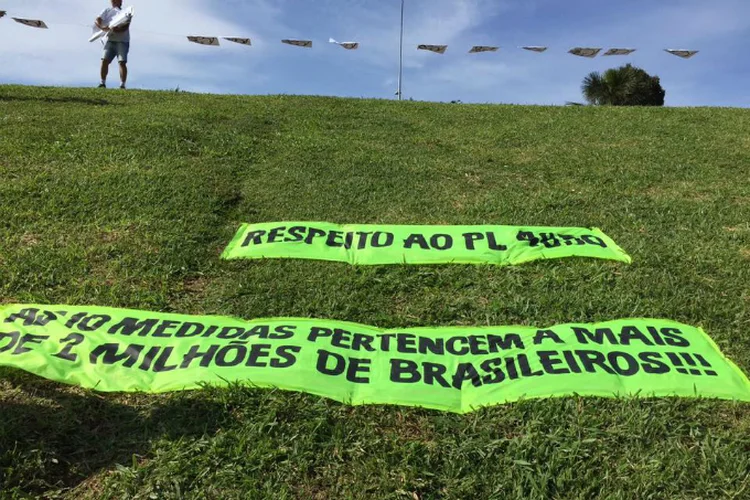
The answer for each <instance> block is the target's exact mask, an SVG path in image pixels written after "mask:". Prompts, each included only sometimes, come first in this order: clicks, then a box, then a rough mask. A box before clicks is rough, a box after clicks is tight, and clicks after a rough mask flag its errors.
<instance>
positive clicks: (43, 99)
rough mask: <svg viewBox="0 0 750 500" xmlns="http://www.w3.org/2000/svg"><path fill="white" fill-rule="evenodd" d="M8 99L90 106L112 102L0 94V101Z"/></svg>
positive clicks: (82, 98)
mask: <svg viewBox="0 0 750 500" xmlns="http://www.w3.org/2000/svg"><path fill="white" fill-rule="evenodd" d="M10 101H27V102H47V103H66V104H88V105H90V106H111V105H112V103H111V102H109V101H108V100H106V99H86V98H84V97H43V96H39V97H28V96H7V95H2V94H0V102H10Z"/></svg>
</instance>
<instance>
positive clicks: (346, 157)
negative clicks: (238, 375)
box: [0, 86, 750, 499]
mask: <svg viewBox="0 0 750 500" xmlns="http://www.w3.org/2000/svg"><path fill="white" fill-rule="evenodd" d="M284 220H313V221H315V220H318V221H331V222H341V223H355V222H356V223H387V224H510V225H516V224H523V225H550V226H596V227H600V228H601V229H602V230H603V231H604V232H605V233H607V234H608V235H609V236H611V237H612V238H614V239H615V241H616V242H617V243H618V244H619V245H620V246H622V247H623V248H624V249H625V250H626V251H627V252H628V253H629V254H630V255H631V256H632V257H633V264H632V265H625V264H620V263H614V262H608V261H598V260H592V259H570V260H564V261H546V262H536V263H532V264H527V265H523V266H519V267H513V268H499V267H493V266H384V267H373V268H355V267H350V266H348V265H346V264H336V263H326V262H315V261H294V260H289V261H282V260H276V261H231V262H227V261H222V260H220V259H219V255H220V253H221V251H222V250H223V248H224V247H225V245H226V244H227V242H228V241H229V240H230V239H231V237H232V236H233V234H234V233H235V231H236V230H237V228H238V227H239V224H240V223H241V222H271V221H284ZM0 302H2V303H41V304H82V305H103V306H113V307H129V308H137V309H145V310H158V311H170V312H179V313H186V314H222V315H231V316H239V317H243V318H257V317H275V316H300V317H316V318H330V319H340V320H347V321H353V322H359V323H365V324H371V325H377V326H380V327H409V326H449V325H511V324H524V325H536V326H548V325H553V324H558V323H565V322H572V321H575V322H596V321H605V320H610V319H619V318H629V317H657V318H668V319H673V320H677V321H680V322H683V323H688V324H692V325H695V326H702V327H703V328H704V329H706V331H707V332H708V333H709V335H711V336H712V337H713V339H714V340H716V342H717V343H718V344H719V346H720V347H721V349H722V350H723V352H724V353H725V354H726V355H727V356H728V357H730V358H731V359H732V360H734V361H735V362H736V363H737V364H738V365H739V366H740V368H741V369H743V370H744V371H745V372H746V373H747V372H750V111H748V110H738V109H708V108H705V109H667V108H664V109H633V108H628V109H624V108H590V107H569V108H561V107H522V106H478V105H447V104H446V105H442V104H426V103H416V102H402V103H396V102H387V101H373V100H351V99H332V98H316V97H287V96H272V97H232V96H221V97H219V96H208V95H193V94H185V93H173V92H169V93H167V92H138V91H127V92H120V91H116V90H107V91H104V90H103V91H99V90H80V89H48V88H31V87H16V86H0ZM3 494H4V495H6V496H8V497H11V498H12V497H14V496H18V497H23V496H24V495H47V496H56V495H58V496H63V497H65V496H67V497H70V498H81V497H92V498H100V497H103V496H106V497H110V496H111V497H120V498H182V497H186V496H196V497H208V498H222V499H223V498H315V499H318V498H320V499H323V498H326V499H328V498H404V499H422V498H456V499H469V498H539V499H548V498H591V497H595V496H601V497H606V498H707V499H714V498H737V499H740V498H749V497H750V405H747V404H744V405H743V404H737V403H731V402H713V401H699V400H678V399H669V398H667V399H650V400H649V399H641V400H638V399H622V400H606V399H596V398H563V399H554V400H539V401H527V402H520V403H516V404H508V405H503V406H497V407H493V408H487V409H483V410H480V411H477V412H476V413H473V414H470V415H466V416H459V415H453V414H446V413H440V412H435V411H427V410H421V409H410V408H396V407H376V406H369V407H354V408H353V407H348V406H343V405H341V404H338V403H334V402H331V401H327V400H323V399H320V398H316V397H312V396H306V395H300V394H295V393H287V392H282V391H268V390H253V389H249V388H242V387H232V388H229V389H207V390H205V391H197V392H189V393H178V394H169V395H160V396H147V395H102V394H97V393H91V392H86V391H83V390H79V389H76V388H73V387H68V386H64V385H60V384H55V383H51V382H47V381H44V380H41V379H39V378H36V377H34V376H31V375H28V374H25V373H21V372H19V371H15V370H10V369H0V496H3Z"/></svg>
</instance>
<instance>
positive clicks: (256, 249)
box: [222, 222, 631, 266]
mask: <svg viewBox="0 0 750 500" xmlns="http://www.w3.org/2000/svg"><path fill="white" fill-rule="evenodd" d="M565 257H590V258H596V259H607V260H614V261H620V262H626V263H630V262H631V258H630V257H629V256H628V255H627V254H626V253H625V251H624V250H622V249H621V248H620V247H619V246H617V244H616V243H615V242H614V241H612V239H611V238H609V237H608V236H607V235H605V234H604V233H603V232H602V231H601V230H599V229H597V228H591V229H589V228H580V227H533V226H529V227H524V226H393V225H377V224H347V225H339V224H332V223H329V222H270V223H262V224H243V225H242V227H240V229H239V230H238V231H237V234H236V235H235V237H234V238H233V239H232V241H231V242H230V243H229V245H228V246H227V248H226V249H225V250H224V253H223V254H222V258H224V259H316V260H327V261H337V262H348V263H349V264H352V265H367V266H370V265H382V264H496V265H518V264H523V263H525V262H530V261H533V260H540V259H560V258H565Z"/></svg>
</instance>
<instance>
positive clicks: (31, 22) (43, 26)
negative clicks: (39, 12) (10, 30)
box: [11, 17, 48, 30]
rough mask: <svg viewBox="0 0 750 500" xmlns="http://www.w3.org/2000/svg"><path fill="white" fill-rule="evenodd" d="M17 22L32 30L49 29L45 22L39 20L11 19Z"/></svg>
mask: <svg viewBox="0 0 750 500" xmlns="http://www.w3.org/2000/svg"><path fill="white" fill-rule="evenodd" d="M11 19H13V20H14V21H15V22H17V23H20V24H23V25H24V26H30V27H32V28H41V29H45V30H46V29H48V27H47V24H46V23H45V22H44V21H40V20H38V19H21V18H20V17H13V18H11Z"/></svg>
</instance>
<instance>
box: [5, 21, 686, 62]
mask: <svg viewBox="0 0 750 500" xmlns="http://www.w3.org/2000/svg"><path fill="white" fill-rule="evenodd" d="M6 15H7V11H3V10H0V18H2V17H5V16H6ZM11 19H12V20H14V21H15V22H17V23H19V24H22V25H24V26H28V27H30V28H37V29H49V26H48V25H47V23H46V22H44V21H43V20H41V19H25V18H21V17H11ZM186 38H187V40H188V42H191V43H196V44H199V45H206V46H209V47H219V46H221V40H225V41H227V42H231V43H235V44H240V45H245V46H247V47H250V46H252V40H251V39H250V38H245V37H237V36H204V35H188V36H187V37H186ZM328 42H329V43H330V44H333V45H338V46H339V47H342V48H344V49H346V50H357V49H359V47H360V44H359V42H356V41H348V42H338V41H336V40H335V39H333V38H330V39H329V40H328ZM281 43H283V44H285V45H291V46H293V47H301V48H306V49H312V48H313V41H312V40H299V39H293V38H285V39H283V40H281ZM518 48H519V49H522V50H526V51H529V52H535V53H538V54H541V53H544V52H547V50H548V49H549V47H547V46H542V45H524V46H521V47H518ZM500 49H501V47H500V46H491V45H474V46H473V47H471V49H469V54H482V53H487V52H498V51H499V50H500ZM417 50H422V51H427V52H432V53H435V54H439V55H443V54H445V53H446V52H447V51H448V45H431V44H419V45H417ZM604 50H605V49H604V48H603V47H573V48H571V49H570V50H568V53H569V54H571V55H574V56H577V57H583V58H588V59H593V58H595V57H597V56H600V55H601V56H628V55H630V54H632V53H634V52H636V51H637V50H638V49H634V48H624V47H613V48H609V49H607V50H606V51H605V52H604V53H602V52H603V51H604ZM664 51H665V52H667V53H669V54H672V55H674V56H677V57H680V58H682V59H690V58H692V57H693V56H695V55H696V54H698V52H699V51H697V50H688V49H664Z"/></svg>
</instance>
